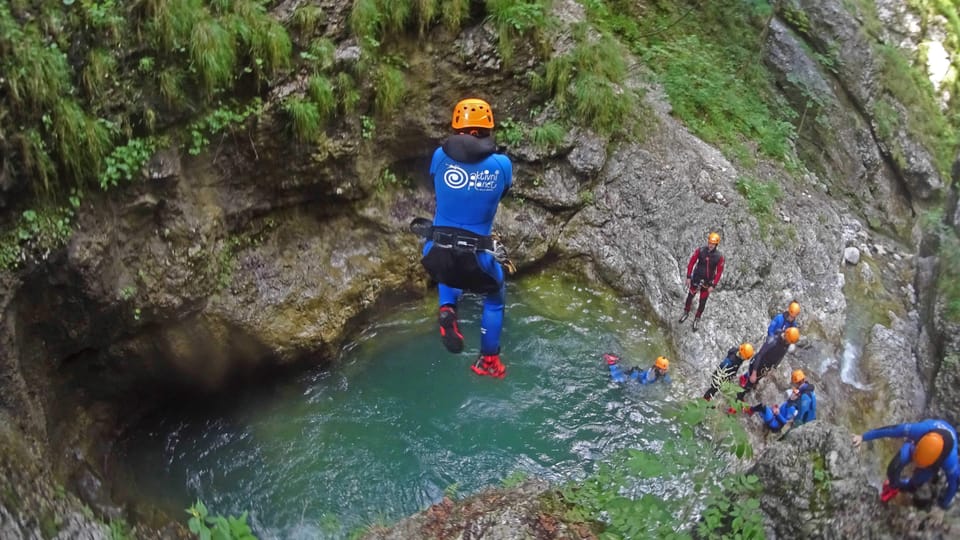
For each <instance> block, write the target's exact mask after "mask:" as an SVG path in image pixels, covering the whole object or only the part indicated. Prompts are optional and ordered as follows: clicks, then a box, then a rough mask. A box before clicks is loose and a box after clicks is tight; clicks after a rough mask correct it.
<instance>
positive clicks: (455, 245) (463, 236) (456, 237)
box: [430, 227, 494, 251]
mask: <svg viewBox="0 0 960 540" xmlns="http://www.w3.org/2000/svg"><path fill="white" fill-rule="evenodd" d="M430 239H431V240H433V244H434V245H435V246H437V247H440V248H445V249H456V250H460V251H493V248H494V245H493V239H492V238H490V237H489V236H481V235H479V234H474V233H472V232H470V231H466V230H463V229H458V228H456V227H433V231H432V234H431V236H430Z"/></svg>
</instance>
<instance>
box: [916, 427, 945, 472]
mask: <svg viewBox="0 0 960 540" xmlns="http://www.w3.org/2000/svg"><path fill="white" fill-rule="evenodd" d="M941 453H943V436H942V435H940V434H939V433H935V432H931V433H927V434H926V435H924V436H923V437H920V440H919V441H918V442H917V450H916V451H915V452H914V453H913V461H914V463H916V464H917V467H929V466H931V465H933V464H934V463H936V462H937V460H938V459H940V454H941Z"/></svg>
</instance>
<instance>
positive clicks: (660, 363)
mask: <svg viewBox="0 0 960 540" xmlns="http://www.w3.org/2000/svg"><path fill="white" fill-rule="evenodd" d="M653 367H655V368H657V369H659V370H662V371H666V370H668V369H670V361H669V360H667V357H666V356H658V357H657V361H656V362H654V363H653Z"/></svg>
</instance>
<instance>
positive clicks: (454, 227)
mask: <svg viewBox="0 0 960 540" xmlns="http://www.w3.org/2000/svg"><path fill="white" fill-rule="evenodd" d="M494 126H495V122H494V117H493V110H492V108H491V107H490V104H489V103H487V102H486V101H484V100H482V99H478V98H468V99H464V100H461V101H460V102H458V103H457V104H456V105H455V106H454V110H453V114H452V117H451V127H452V128H453V134H451V135H450V136H449V137H448V138H447V139H446V140H445V141H444V142H443V143H442V145H441V146H440V147H439V148H437V149H436V150H435V151H434V153H433V157H432V159H431V162H430V175H431V177H432V178H433V187H434V190H435V194H436V210H435V214H434V217H433V221H432V223H431V224H430V225H429V226H428V227H427V228H426V230H419V229H418V230H417V231H415V232H417V233H418V234H420V235H421V236H423V237H424V239H425V240H426V241H425V243H424V245H423V250H422V255H423V258H422V259H421V262H422V264H423V266H424V268H426V270H427V271H428V272H429V274H430V276H431V278H432V279H433V280H434V281H436V282H437V283H438V292H439V304H440V307H439V311H438V322H439V328H440V337H441V342H442V343H443V345H444V346H445V347H446V348H447V350H449V351H450V352H452V353H460V352H462V351H463V348H464V338H463V334H462V333H461V331H460V328H459V324H458V319H457V303H458V302H459V301H460V299H461V297H462V295H463V293H464V291H469V292H474V293H479V294H482V295H483V298H484V300H483V313H482V316H481V323H480V354H479V356H478V358H477V359H476V361H475V362H473V364H472V365H471V366H470V369H471V370H472V371H473V372H474V373H476V374H477V375H480V376H490V377H494V378H501V379H502V378H503V377H505V375H506V367H505V366H504V364H503V362H502V361H501V358H500V334H501V330H502V328H503V311H504V301H505V286H504V274H505V271H504V267H505V266H506V267H507V268H508V269H509V268H510V267H512V264H510V263H509V261H508V260H507V259H506V257H505V252H504V250H503V249H502V246H500V245H498V243H497V242H496V240H495V239H494V238H493V237H492V236H491V233H492V229H493V221H494V217H495V216H496V213H497V209H498V207H499V204H500V201H501V200H502V199H503V197H504V196H505V195H506V194H507V192H508V191H509V189H510V187H511V186H512V184H513V165H512V162H511V161H510V159H509V158H508V157H507V156H506V155H504V154H503V153H500V152H498V151H497V146H496V143H495V141H494V138H493V136H492V134H493V128H494ZM415 221H416V220H415ZM719 244H720V234H719V233H717V232H711V233H710V234H709V235H708V237H707V244H706V245H705V246H702V247H699V248H697V249H696V250H694V252H693V254H692V255H691V256H690V259H689V261H688V263H687V267H686V278H685V283H684V284H685V287H686V290H687V297H686V300H685V302H684V308H683V314H682V316H681V317H680V320H679V322H680V323H683V322H684V321H686V320H687V318H688V317H689V315H690V311H691V309H692V304H693V299H694V297H695V296H697V295H699V304H698V306H697V310H696V312H695V315H694V319H693V330H694V331H697V330H698V328H699V326H700V319H701V317H702V315H703V312H704V308H705V306H706V302H707V298H708V297H709V295H710V293H711V292H713V290H714V289H715V288H716V287H717V285H718V284H719V283H720V278H721V276H722V275H723V267H724V258H723V255H722V254H721V253H720V252H719V250H718V246H719ZM799 313H800V305H799V303H797V302H791V303H790V305H789V306H788V308H787V309H786V310H785V311H784V312H783V313H779V314H777V316H775V317H774V318H773V320H772V321H771V322H770V325H769V326H768V328H767V337H766V339H765V341H764V343H763V345H762V346H761V347H760V350H759V351H757V352H756V354H754V348H753V345H752V344H750V343H741V344H740V345H739V346H738V347H733V348H731V349H730V350H729V351H728V352H727V355H726V356H725V357H724V359H723V360H722V361H721V362H720V365H718V366H717V368H716V369H715V370H714V372H713V374H712V376H711V379H710V387H709V388H708V389H707V391H706V392H705V393H704V396H703V397H704V399H707V400H711V399H713V397H714V396H715V395H716V394H717V392H718V391H719V390H720V389H721V386H722V385H723V383H724V382H725V381H734V380H736V381H737V382H739V385H740V391H739V392H738V394H737V401H738V402H742V401H743V398H744V397H745V396H746V394H747V393H748V392H749V391H750V390H752V389H753V388H754V387H756V385H757V383H758V382H759V381H760V379H762V378H763V377H765V376H766V375H767V374H769V373H770V372H771V371H773V370H774V369H776V367H777V366H779V365H780V362H781V361H782V360H783V358H784V356H785V355H786V353H787V352H788V351H789V349H790V346H791V345H794V344H796V343H797V341H798V340H799V338H800V331H799V328H798V327H797V317H798V315H799ZM604 359H605V360H606V362H607V366H608V368H609V370H610V376H611V378H612V379H613V380H614V381H617V382H628V381H636V382H637V383H640V384H650V383H654V382H670V375H669V374H668V371H669V365H670V362H669V360H668V359H667V358H666V357H663V356H660V357H658V358H657V359H656V361H655V362H654V363H653V365H652V366H650V367H649V368H646V369H640V368H630V369H627V370H626V371H624V370H623V369H622V368H621V366H620V363H619V360H620V359H619V357H617V356H616V355H613V354H610V353H608V354H605V355H604ZM744 362H749V364H748V368H747V370H746V372H744V373H743V374H742V375H740V376H739V377H738V376H737V374H738V372H739V371H740V368H741V366H742V364H743V363H744ZM745 410H746V411H749V412H751V413H757V414H759V416H760V418H762V419H763V421H764V424H765V425H766V426H767V427H768V428H769V429H770V430H771V431H781V430H782V429H783V428H784V427H786V426H788V425H789V424H791V423H792V424H793V425H800V424H803V423H806V422H809V421H811V420H814V419H815V418H816V395H815V393H814V388H813V385H812V384H811V383H809V382H808V381H807V379H806V376H805V374H804V373H803V371H802V370H800V369H797V370H794V371H793V373H792V374H791V389H790V391H789V392H788V395H787V399H786V400H785V401H784V402H783V403H780V404H776V405H774V406H772V407H770V406H767V405H763V404H757V405H754V406H752V407H748V408H746V409H745ZM731 412H736V410H735V409H734V410H732V411H731ZM883 437H898V438H904V439H906V442H905V443H904V444H903V446H902V447H901V449H900V451H899V452H898V453H897V455H895V456H894V457H893V459H892V460H891V461H890V465H889V466H888V469H887V477H888V478H887V481H886V482H885V483H884V487H883V491H882V492H881V498H882V499H883V500H884V501H886V500H889V499H890V498H892V497H893V496H894V495H896V493H897V492H898V491H905V492H911V493H912V492H915V491H916V490H917V489H918V488H920V487H921V486H924V485H926V484H927V483H929V482H931V481H936V480H937V479H938V478H939V473H940V472H941V471H942V472H943V473H944V474H945V476H946V486H945V488H944V489H941V490H940V496H939V497H938V498H937V503H938V506H939V508H943V509H945V508H947V507H948V506H949V505H950V503H951V502H952V500H953V498H954V496H955V495H956V492H957V487H958V480H960V464H958V454H957V450H958V448H957V446H958V445H957V432H956V430H955V429H954V428H953V426H951V425H950V424H949V423H947V422H946V421H943V420H936V419H929V420H923V421H921V422H917V423H908V424H900V425H896V426H887V427H882V428H878V429H874V430H870V431H867V432H865V433H863V434H862V435H856V436H854V438H853V445H854V446H855V447H859V446H860V445H861V443H862V442H863V441H870V440H874V439H878V438H883ZM909 468H912V469H913V471H912V475H910V476H907V477H904V476H903V471H904V470H906V469H909ZM940 518H941V519H942V515H941V516H940Z"/></svg>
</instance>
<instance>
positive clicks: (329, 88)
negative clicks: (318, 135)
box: [307, 75, 337, 122]
mask: <svg viewBox="0 0 960 540" xmlns="http://www.w3.org/2000/svg"><path fill="white" fill-rule="evenodd" d="M307 94H308V95H309V96H310V99H311V100H313V103H314V104H316V106H317V112H318V113H319V114H320V121H321V122H326V121H327V120H328V119H329V118H330V117H331V116H333V114H334V113H336V111H337V96H336V94H335V92H334V88H333V84H332V83H331V82H330V80H329V79H327V78H326V77H324V76H323V75H313V76H311V77H310V79H309V80H308V81H307Z"/></svg>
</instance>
